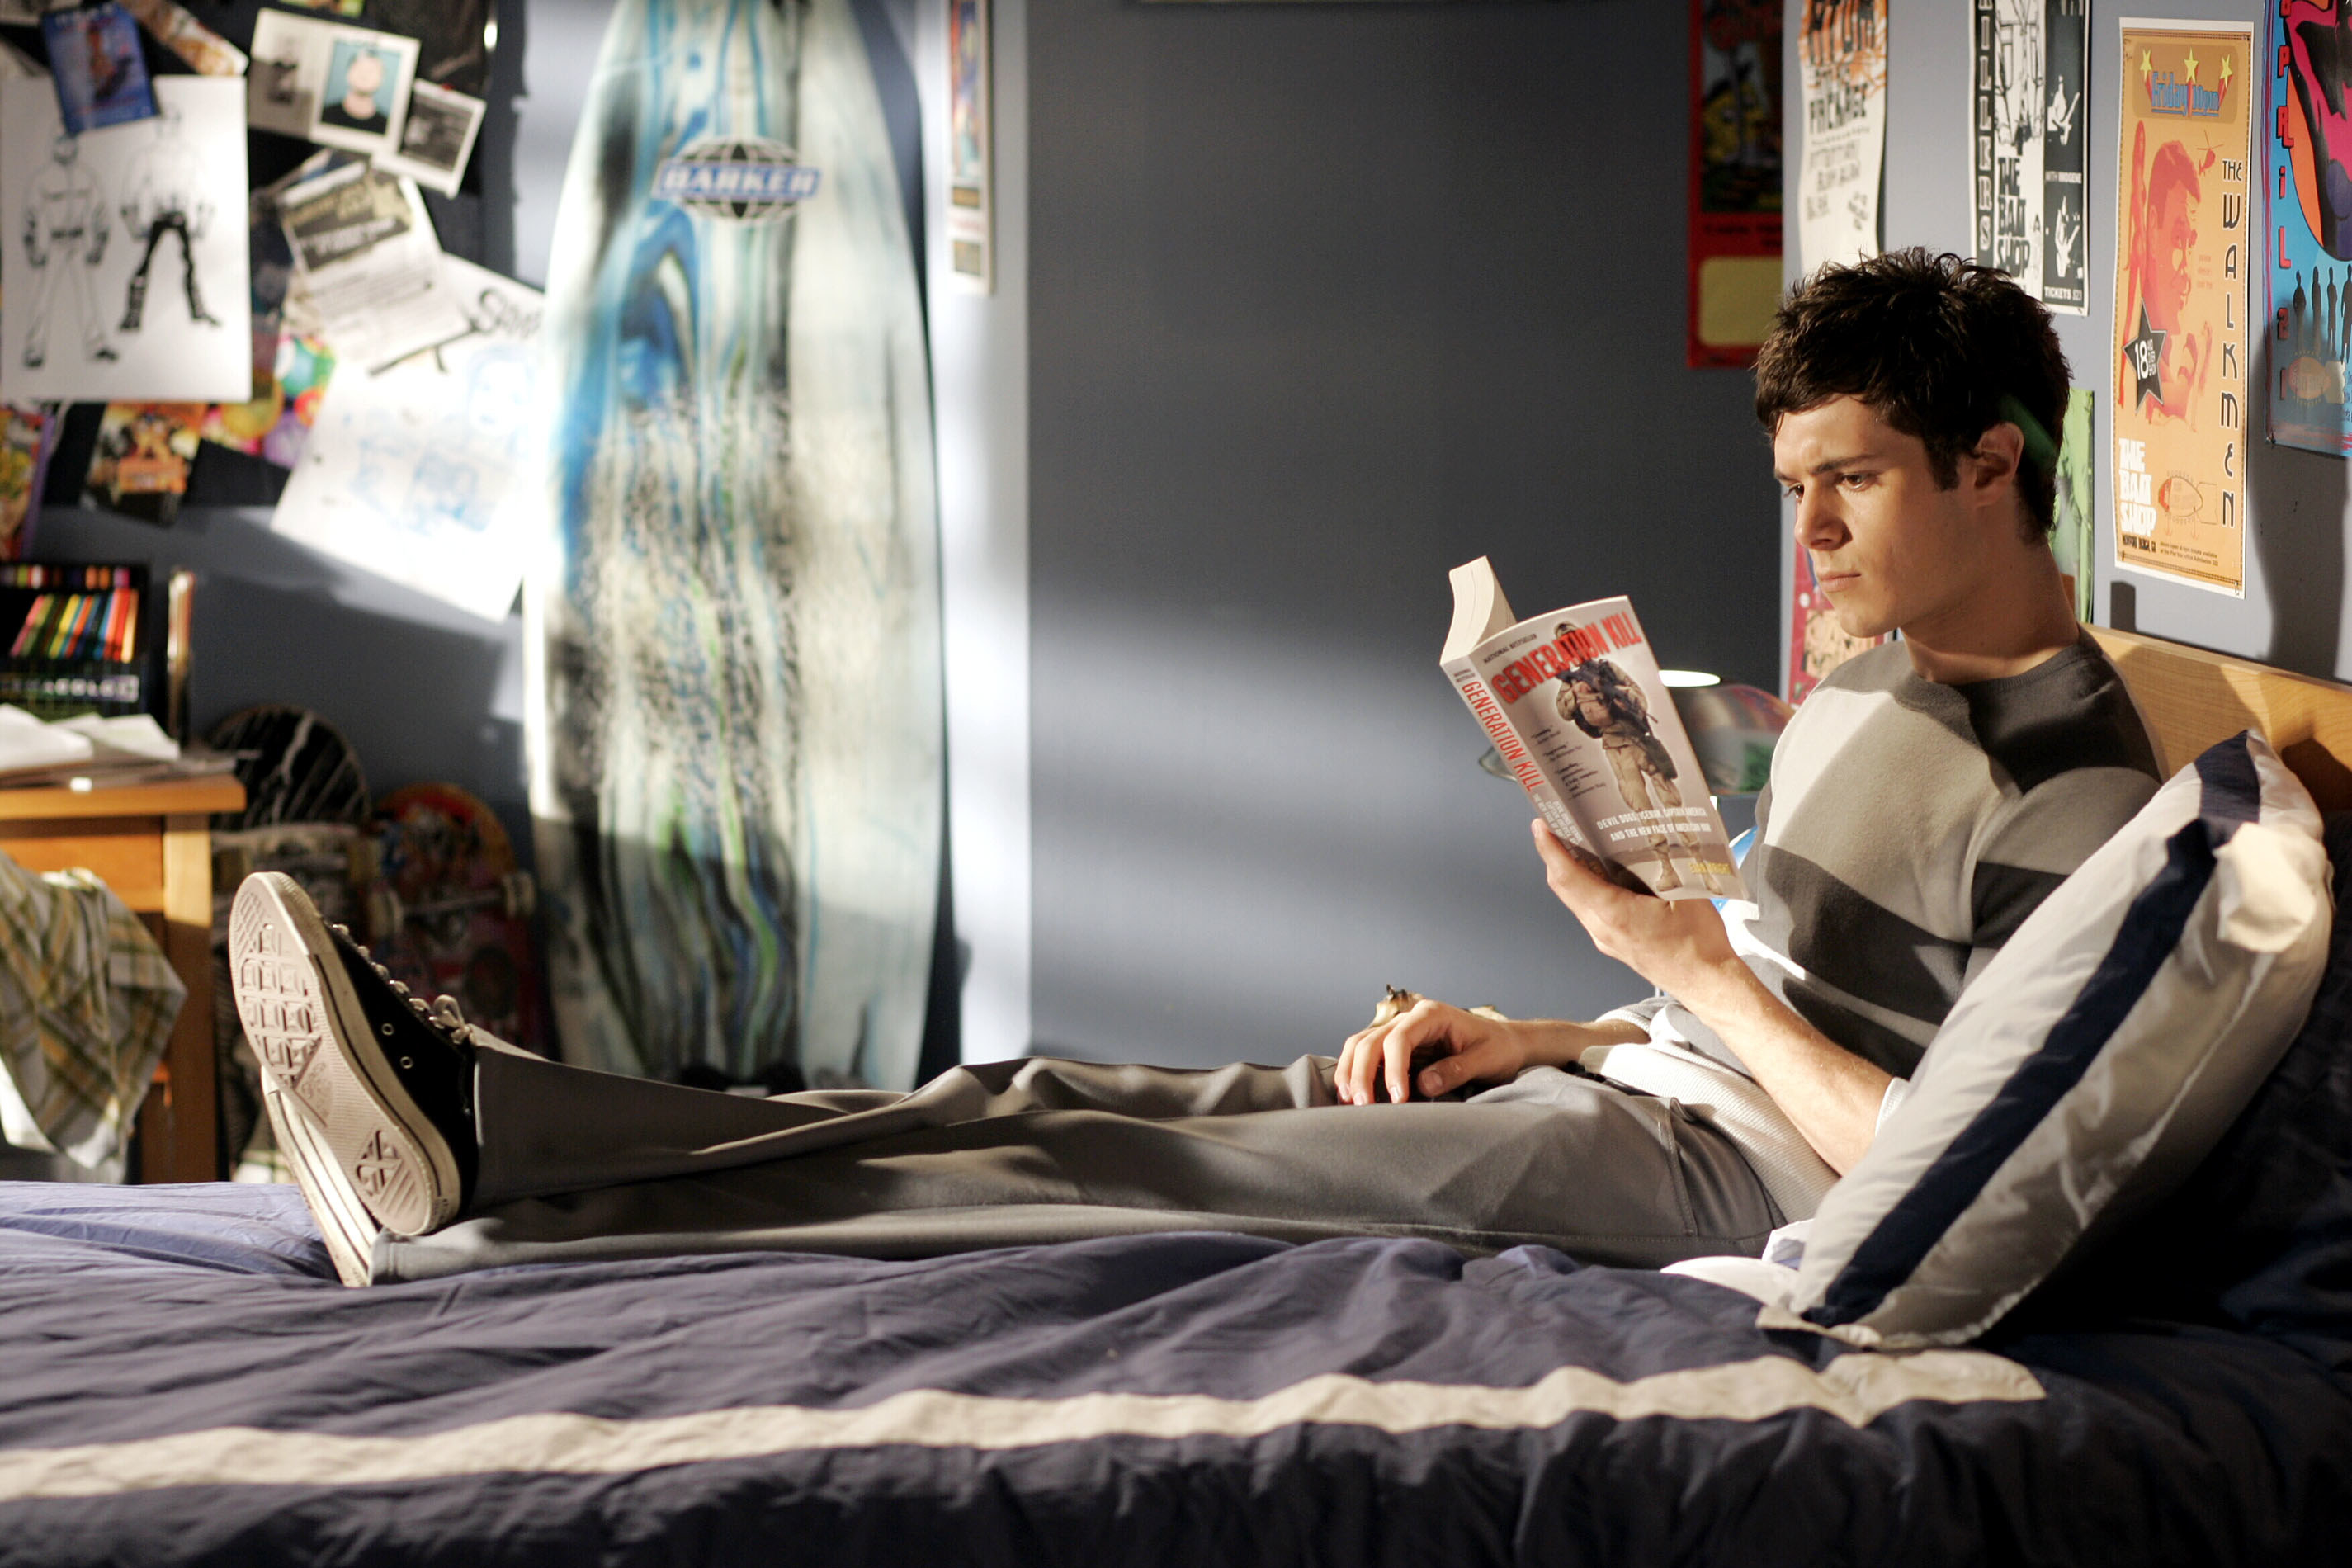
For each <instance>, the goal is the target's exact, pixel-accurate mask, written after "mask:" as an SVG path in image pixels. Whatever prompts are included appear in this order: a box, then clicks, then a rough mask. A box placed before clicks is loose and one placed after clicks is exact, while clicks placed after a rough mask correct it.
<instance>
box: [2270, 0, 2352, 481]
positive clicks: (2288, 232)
mask: <svg viewBox="0 0 2352 1568" xmlns="http://www.w3.org/2000/svg"><path fill="white" fill-rule="evenodd" d="M2343 21H2344V17H2343V16H2342V14H2341V13H2340V12H2339V10H2338V9H2337V6H2336V5H2334V4H2327V5H2320V4H2316V3H2315V0H2284V4H2283V5H2279V6H2277V7H2276V8H2274V9H2273V11H2272V12H2271V14H2270V39H2269V43H2270V47H2268V48H2267V49H2265V50H2264V51H2263V58H2264V59H2265V60H2268V61H2270V62H2271V69H2270V71H2269V73H2268V76H2267V78H2266V79H2267V81H2268V83H2269V88H2270V91H2269V102H2268V104H2267V105H2266V107H2265V109H2264V110H2263V191H2264V192H2265V193H2267V195H2268V196H2269V199H2270V226H2269V232H2268V234H2267V235H2266V236H2265V237H2264V238H2263V245H2262V248H2263V257H2264V264H2263V271H2264V272H2265V273H2266V274H2267V275H2268V279H2269V295H2270V308H2269V313H2268V316H2267V321H2268V329H2267V330H2268V332H2269V342H2268V344H2267V347H2268V350H2269V352H2268V353H2266V354H2264V355H2262V356H2260V357H2261V358H2262V359H2263V363H2264V365H2265V366H2266V367H2267V369H2266V374H2265V375H2264V378H2263V379H2264V381H2265V383H2266V394H2267V395H2266V396H2265V398H2264V402H2265V404H2266V405H2268V409H2269V414H2270V437H2271V439H2272V440H2273V441H2275V442H2277V443H2278V444H2279V445H2280V446H2282V447H2301V448H2303V449H2304V450H2305V451H2306V452H2326V453H2327V454H2329V455H2330V456H2332V457H2338V458H2340V457H2342V456H2344V455H2345V454H2346V453H2347V452H2352V413H2347V411H2346V406H2345V396H2344V367H2345V363H2346V362H2347V359H2352V221H2347V219H2352V213H2345V212H2341V211H2339V205H2340V204H2341V201H2342V196H2341V195H2340V192H2339V194H2338V195H2336V197H2335V198H2334V199H2331V198H2330V196H2329V195H2328V190H2327V180H2328V177H2329V176H2330V174H2334V175H2335V176H2336V179H2337V180H2339V181H2340V180H2341V178H2342V175H2341V173H2340V171H2341V169H2342V168H2343V166H2344V164H2345V163H2346V162H2347V160H2352V103H2347V100H2346V98H2345V95H2344V73H2345V72H2346V71H2347V69H2352V58H2347V57H2346V55H2345V52H2344V50H2343V48H2342V47H2341V46H2340V45H2338V44H2337V43H2336V39H2337V38H2338V37H2339V36H2340V27H2341V25H2342V23H2343Z"/></svg>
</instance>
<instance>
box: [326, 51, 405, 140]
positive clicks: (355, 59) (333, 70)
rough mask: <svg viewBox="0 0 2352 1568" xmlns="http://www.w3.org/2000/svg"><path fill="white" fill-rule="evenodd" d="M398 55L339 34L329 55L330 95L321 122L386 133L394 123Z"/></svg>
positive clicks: (381, 133)
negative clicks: (393, 85)
mask: <svg viewBox="0 0 2352 1568" xmlns="http://www.w3.org/2000/svg"><path fill="white" fill-rule="evenodd" d="M399 69H400V65H399V58H398V57H397V56H395V55H394V53H393V52H392V51H391V50H390V49H382V48H378V47H376V46H375V45H373V44H370V43H362V41H360V40H359V39H357V38H337V39H336V40H335V42H334V47H333V49H332V51H331V53H329V55H328V56H327V95H326V98H325V100H323V101H322V102H321V103H320V106H319V123H320V124H321V125H332V126H336V127H338V128H340V129H341V130H344V131H359V132H366V133H367V134H368V135H370V136H384V135H388V134H389V133H390V130H391V126H392V110H393V103H392V83H393V79H394V77H395V76H396V75H397V74H398V73H399Z"/></svg>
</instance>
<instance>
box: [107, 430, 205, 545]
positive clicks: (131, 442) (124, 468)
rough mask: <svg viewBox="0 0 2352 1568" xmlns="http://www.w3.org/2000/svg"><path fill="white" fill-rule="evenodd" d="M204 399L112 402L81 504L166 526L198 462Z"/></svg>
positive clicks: (175, 515) (176, 511)
mask: <svg viewBox="0 0 2352 1568" xmlns="http://www.w3.org/2000/svg"><path fill="white" fill-rule="evenodd" d="M204 413H205V410H204V407H203V405H201V404H192V403H112V404H109V405H107V409H106V414H105V416H104V417H103V418H102V419H100V421H99V426H98V444H97V446H96V447H93V448H92V449H91V451H90V455H89V476H88V477H87V478H86V479H84V480H83V482H82V490H81V503H82V505H83V506H85V507H88V508H89V509H90V510H93V511H100V510H103V511H111V512H119V513H121V515H122V516H124V517H129V518H136V519H137V520H138V521H141V522H152V523H154V524H156V525H157V526H158V527H163V528H168V527H170V526H171V525H172V524H173V522H175V521H178V519H179V516H180V500H181V498H182V497H183V496H185V495H186V494H187V493H188V470H189V469H190V468H194V466H195V461H196V445H197V440H198V437H197V426H198V424H199V423H200V422H201V421H202V419H203V418H204Z"/></svg>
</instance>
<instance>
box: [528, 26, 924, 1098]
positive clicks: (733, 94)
mask: <svg viewBox="0 0 2352 1568" xmlns="http://www.w3.org/2000/svg"><path fill="white" fill-rule="evenodd" d="M554 257H555V264H554V267H553V270H552V275H551V278H550V279H549V284H548V316H547V322H546V326H545V327H544V328H543V330H542V336H541V342H542V345H543V347H544V349H545V350H546V351H547V352H549V353H551V354H552V356H553V361H554V365H555V368H554V370H553V372H552V374H551V375H550V377H549V381H548V384H550V385H551V386H555V387H559V388H562V394H561V398H560V401H559V402H558V403H557V404H556V405H554V406H552V407H551V410H550V417H551V419H552V421H553V426H552V429H551V438H550V439H549V441H548V442H547V443H546V444H545V446H546V450H547V452H548V454H549V457H548V460H549V462H550V463H551V471H550V472H549V473H548V474H547V475H546V476H545V478H544V483H543V484H542V486H541V488H540V492H539V493H541V495H542V496H543V497H544V499H545V503H546V505H547V508H548V510H549V516H548V518H547V535H546V540H545V548H543V549H542V550H541V552H538V555H537V558H536V560H535V563H534V565H533V568H532V571H531V575H530V582H529V584H528V586H527V589H526V592H525V595H524V597H525V606H526V608H525V613H526V616H527V617H528V620H529V625H528V626H527V629H526V635H525V647H526V657H527V659H528V660H529V666H528V671H527V680H528V688H529V689H528V698H527V721H526V730H527V734H528V738H529V742H530V762H531V809H532V816H533V818H534V821H535V823H536V828H535V832H536V835H537V840H538V850H539V855H538V859H539V866H540V870H541V876H542V879H543V883H544V893H543V898H544V902H545V906H546V910H547V916H548V919H547V932H548V969H549V978H550V992H551V1002H552V1007H553V1012H554V1017H555V1024H556V1033H557V1036H558V1037H559V1039H560V1041H561V1043H562V1050H563V1053H564V1055H565V1056H566V1058H569V1059H571V1060H572V1061H574V1062H577V1063H581V1064H583V1065H586V1066H590V1067H597V1068H607V1069H610V1070H614V1071H622V1072H637V1073H646V1074H650V1075H653V1076H656V1077H662V1078H675V1077H677V1075H678V1074H679V1072H680V1071H681V1070H684V1069H686V1068H691V1067H696V1066H700V1067H703V1068H713V1069H717V1070H719V1071H721V1072H724V1073H726V1074H727V1075H728V1076H729V1077H730V1079H736V1080H739V1081H748V1080H751V1079H758V1078H760V1077H761V1076H762V1075H763V1073H764V1072H765V1071H766V1070H767V1069H771V1068H776V1067H779V1066H791V1067H797V1068H799V1069H800V1070H801V1071H802V1072H803V1073H804V1074H805V1075H806V1077H807V1079H809V1081H811V1082H813V1083H818V1084H828V1083H866V1084H871V1085H875V1086H877V1087H906V1086H908V1085H909V1084H910V1083H911V1082H912V1080H913V1077H914V1072H915V1064H916V1059H917V1056H918V1052H919V1047H920V1044H921V1038H922V1030H923V1016H924V1006H925V1001H926V982H927V979H928V976H929V966H930V942H931V931H932V923H933V920H934V916H935V913H936V900H937V893H938V884H939V853H940V837H941V830H940V814H941V810H942V798H941V797H942V791H943V760H942V754H941V744H942V742H941V715H940V642H939V570H938V542H937V524H936V516H935V509H934V503H933V495H932V472H931V456H930V453H931V437H930V416H929V371H928V362H927V359H926V354H925V345H924V340H923V330H922V321H921V312H920V310H919V300H918V297H917V293H916V287H915V275H914V264H913V256H912V252H911V250H910V249H909V247H908V238H907V233H906V222H905V213H904V208H903V207H902V206H901V205H900V200H899V193H898V180H897V174H896V171H895V168H894V166H893V164H892V163H891V161H890V149H889V142H888V138H887V132H886V130H885V127H884V122H883V120H882V113H881V106H880V102H879V100H878V98H877V94H876V91H875V88H874V83H873V76H872V72H871V68H870V67H869V65H868V63H867V60H866V52H865V47H864V44H863V43H862V41H861V40H860V37H859V36H858V32H857V28H856V24H855V22H854V21H853V20H852V18H851V16H850V15H849V13H848V10H847V8H846V5H845V3H844V0H620V4H619V5H618V6H617V8H616V9H615V12H614V16H613V19H612V22H611V25H610V28H609V30H608V31H607V33H606V35H605V38H604V51H603V54H602V57H601V58H600V59H599V61H598V64H597V68H596V72H595V76H594V79H593V82H592V84H591V86H590V89H589V93H588V101H587V107H586V110H585V112H584V114H583V119H582V122H581V128H580V132H579V135H578V139H577V140H576V141H575V142H574V143H573V145H572V159H571V164H570V167H569V169H568V171H567V173H566V176H565V182H564V186H563V192H562V198H561V201H560V204H559V206H558V212H557V221H556V237H555V246H554Z"/></svg>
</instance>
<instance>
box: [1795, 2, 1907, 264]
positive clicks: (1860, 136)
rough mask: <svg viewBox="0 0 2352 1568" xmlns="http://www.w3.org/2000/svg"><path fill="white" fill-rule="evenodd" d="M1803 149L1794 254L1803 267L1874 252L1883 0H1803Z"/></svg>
mask: <svg viewBox="0 0 2352 1568" xmlns="http://www.w3.org/2000/svg"><path fill="white" fill-rule="evenodd" d="M1798 59H1799V61H1800V64H1801V70H1802V73H1803V85H1802V91H1803V94H1804V109H1805V117H1804V121H1805V153H1804V159H1803V162H1802V163H1801V164H1800V165H1799V171H1798V178H1797V189H1798V192H1799V193H1800V198H1799V206H1798V213H1797V255H1798V260H1799V262H1800V264H1801V266H1802V267H1803V268H1805V270H1807V271H1809V272H1810V271H1811V270H1813V269H1814V268H1818V267H1821V266H1822V265H1824V264H1826V263H1829V262H1832V261H1858V260H1860V259H1862V258H1864V257H1866V256H1875V255H1877V254H1878V249H1879V238H1878V181H1879V170H1880V167H1881V165H1882V164H1883V163H1885V157H1886V7H1885V4H1884V3H1883V0H1806V5H1805V34H1804V37H1803V39H1802V40H1801V43H1800V46H1799V48H1798Z"/></svg>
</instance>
